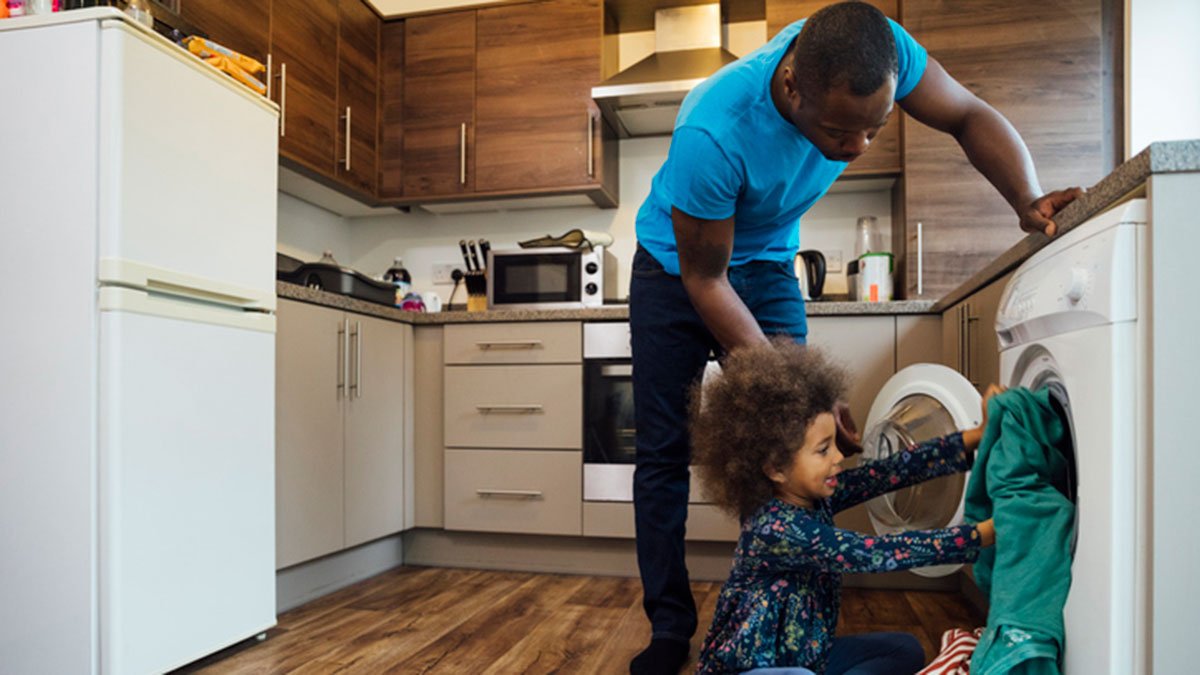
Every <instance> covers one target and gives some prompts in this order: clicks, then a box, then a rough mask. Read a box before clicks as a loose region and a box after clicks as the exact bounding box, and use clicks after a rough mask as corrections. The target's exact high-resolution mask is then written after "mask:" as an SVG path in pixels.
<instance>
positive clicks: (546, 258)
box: [488, 251, 583, 309]
mask: <svg viewBox="0 0 1200 675" xmlns="http://www.w3.org/2000/svg"><path fill="white" fill-rule="evenodd" d="M491 258H492V261H491V268H490V269H489V270H488V307H490V308H495V309H504V308H513V309H521V308H531V307H537V308H542V309H547V308H549V309H553V308H575V307H582V299H583V293H582V288H581V287H582V283H583V272H582V269H581V266H582V264H583V258H582V256H580V254H579V252H578V251H566V252H547V251H539V252H536V253H526V252H524V251H522V252H513V253H497V252H496V251H492V255H491Z"/></svg>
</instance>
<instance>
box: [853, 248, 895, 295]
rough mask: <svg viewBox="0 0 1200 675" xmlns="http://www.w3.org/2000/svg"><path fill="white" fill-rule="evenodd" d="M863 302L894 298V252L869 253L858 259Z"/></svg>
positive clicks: (860, 292) (859, 282)
mask: <svg viewBox="0 0 1200 675" xmlns="http://www.w3.org/2000/svg"><path fill="white" fill-rule="evenodd" d="M856 299H857V300H859V301H861V302H886V301H888V300H891V299H892V254H891V253H883V252H879V253H867V254H866V255H864V256H863V257H861V258H859V259H858V297H857V298H856Z"/></svg>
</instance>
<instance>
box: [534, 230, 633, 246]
mask: <svg viewBox="0 0 1200 675" xmlns="http://www.w3.org/2000/svg"><path fill="white" fill-rule="evenodd" d="M612 243H613V238H612V235H611V234H609V233H607V232H596V231H594V230H580V229H578V228H576V229H574V230H568V231H567V232H566V233H565V234H561V235H559V236H557V237H553V236H550V235H546V236H544V237H538V238H537V239H528V240H526V241H520V242H517V245H518V246H520V247H521V248H548V247H551V246H562V247H565V248H587V249H589V250H590V249H592V248H595V247H597V246H605V247H607V246H612Z"/></svg>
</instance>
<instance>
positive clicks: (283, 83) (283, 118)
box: [279, 63, 287, 138]
mask: <svg viewBox="0 0 1200 675" xmlns="http://www.w3.org/2000/svg"><path fill="white" fill-rule="evenodd" d="M284 136H287V64H286V63H281V64H279V137H280V138H283V137H284Z"/></svg>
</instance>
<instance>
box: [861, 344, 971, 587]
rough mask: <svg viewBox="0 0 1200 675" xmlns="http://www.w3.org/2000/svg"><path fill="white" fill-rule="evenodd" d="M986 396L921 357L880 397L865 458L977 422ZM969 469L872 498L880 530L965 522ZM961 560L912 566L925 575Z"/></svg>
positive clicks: (886, 454) (871, 419)
mask: <svg viewBox="0 0 1200 675" xmlns="http://www.w3.org/2000/svg"><path fill="white" fill-rule="evenodd" d="M980 403H981V398H980V396H979V392H977V391H975V388H974V387H973V386H971V383H970V382H968V381H967V380H966V378H964V377H963V376H962V375H959V374H958V373H957V372H955V371H954V370H951V369H950V368H947V367H945V366H941V365H935V364H928V363H922V364H917V365H913V366H909V367H908V368H905V369H904V370H901V371H900V372H899V373H896V374H895V375H894V376H892V378H891V379H890V380H888V382H887V384H885V385H884V387H883V389H882V390H881V391H880V392H879V396H877V397H876V399H875V402H874V404H873V405H872V406H871V413H870V415H869V416H868V418H867V424H866V426H865V427H864V428H865V429H866V431H865V433H864V434H863V458H862V462H873V461H880V460H884V459H887V458H889V457H891V456H893V455H895V454H898V453H902V452H905V451H907V450H909V449H911V448H912V447H914V446H916V445H917V444H919V443H922V442H924V441H928V440H931V439H934V438H938V437H941V436H945V435H948V434H951V433H954V432H955V431H959V430H961V429H966V428H968V427H972V426H976V425H978V424H979V422H980V420H981V412H980ZM967 475H968V474H965V473H962V474H955V475H951V476H943V477H941V478H936V479H934V480H930V481H925V482H924V483H920V484H918V485H914V486H912V487H908V488H904V489H903V490H897V491H895V492H890V493H888V494H885V495H882V496H880V497H876V498H875V499H872V500H871V501H869V502H867V514H868V515H869V516H870V519H871V524H872V525H873V526H874V527H875V531H876V532H878V533H880V534H895V533H898V532H905V531H907V530H927V529H935V528H941V527H948V526H951V525H957V524H959V523H961V522H962V512H963V498H964V495H965V491H966V485H967ZM958 568H959V566H958V565H940V566H937V567H924V568H918V569H915V570H913V572H915V573H916V574H919V575H922V576H944V575H946V574H950V573H952V572H954V571H955V570H957V569H958Z"/></svg>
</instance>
